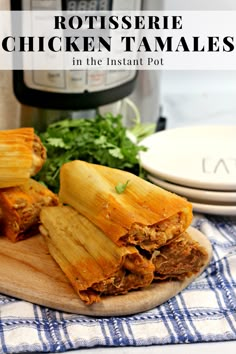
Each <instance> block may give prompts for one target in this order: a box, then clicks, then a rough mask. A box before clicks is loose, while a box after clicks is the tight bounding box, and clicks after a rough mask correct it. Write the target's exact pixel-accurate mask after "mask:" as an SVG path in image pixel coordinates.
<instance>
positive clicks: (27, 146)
mask: <svg viewBox="0 0 236 354" xmlns="http://www.w3.org/2000/svg"><path fill="white" fill-rule="evenodd" d="M45 159H46V149H45V147H44V146H43V144H42V142H41V140H40V138H39V137H38V136H37V135H36V134H35V133H34V129H33V128H30V127H29V128H19V129H12V130H1V131H0V188H6V187H12V186H17V185H21V184H23V183H26V182H27V180H28V179H29V178H30V176H34V175H35V174H36V173H37V172H38V171H39V170H40V169H41V167H42V166H43V164H44V162H45Z"/></svg>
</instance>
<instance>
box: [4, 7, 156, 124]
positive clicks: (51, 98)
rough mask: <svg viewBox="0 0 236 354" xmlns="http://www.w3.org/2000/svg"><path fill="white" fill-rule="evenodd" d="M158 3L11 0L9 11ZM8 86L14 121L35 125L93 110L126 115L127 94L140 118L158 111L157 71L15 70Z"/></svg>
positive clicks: (150, 118)
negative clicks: (15, 113) (16, 109)
mask: <svg viewBox="0 0 236 354" xmlns="http://www.w3.org/2000/svg"><path fill="white" fill-rule="evenodd" d="M161 5H162V4H161V1H154V0H143V1H141V0H129V1H127V0H19V1H18V0H17V1H15V0H11V10H14V11H19V10H27V11H28V10H32V11H36V10H41V11H45V10H50V11H53V10H55V11H58V10H76V11H86V10H90V11H93V10H96V11H99V10H103V11H105V10H108V11H109V10H127V11H130V10H140V9H141V10H160V9H161ZM12 90H13V92H14V95H15V97H16V98H17V102H18V103H20V113H19V117H18V122H19V123H18V125H19V126H34V127H35V128H36V129H37V130H44V129H45V128H46V125H47V124H49V123H51V122H52V121H54V120H56V119H63V118H68V117H72V118H78V117H85V118H86V117H92V116H93V115H95V114H96V112H97V111H100V112H102V113H104V112H106V111H112V112H113V113H115V114H116V113H124V112H125V113H124V114H126V115H128V114H129V108H127V107H126V108H125V109H124V106H125V105H124V104H123V103H124V100H126V98H127V97H128V98H129V102H130V100H131V101H132V103H133V104H134V105H136V106H137V108H138V110H139V112H140V115H141V117H142V120H144V121H147V122H149V121H150V122H152V121H154V120H156V118H157V115H158V111H159V107H158V106H159V99H158V98H159V72H158V71H149V70H147V71H139V72H137V71H135V70H104V71H103V70H97V71H96V70H73V71H70V70H66V71H65V70H48V71H45V70H44V71H43V72H42V71H41V72H40V71H36V70H32V71H30V70H26V71H23V70H14V71H13V85H12ZM0 99H1V98H0ZM120 111H121V112H120ZM131 114H133V113H131ZM0 124H1V125H2V123H0ZM1 125H0V128H1ZM10 125H11V123H10V122H9V128H11V126H10ZM5 126H6V124H5Z"/></svg>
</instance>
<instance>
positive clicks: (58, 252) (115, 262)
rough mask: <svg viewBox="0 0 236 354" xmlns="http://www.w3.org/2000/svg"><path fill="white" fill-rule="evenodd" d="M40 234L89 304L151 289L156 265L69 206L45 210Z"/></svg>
mask: <svg viewBox="0 0 236 354" xmlns="http://www.w3.org/2000/svg"><path fill="white" fill-rule="evenodd" d="M40 220H41V226H40V231H41V233H42V234H43V236H44V238H45V240H46V243H47V245H48V248H49V251H50V253H51V255H52V256H53V258H54V259H55V261H56V262H57V263H58V264H59V266H60V267H61V269H62V271H63V272H64V273H65V275H66V276H67V278H68V279H69V280H70V282H71V284H72V286H73V287H74V289H75V291H76V292H77V293H78V295H79V296H80V298H81V299H82V300H83V301H84V302H85V303H86V304H91V303H93V302H98V301H100V299H101V296H102V295H118V294H125V293H127V292H128V291H129V290H132V289H137V288H140V287H146V286H148V285H149V284H150V283H151V282H152V280H153V275H154V273H153V272H154V265H153V264H152V262H151V261H150V260H147V259H146V258H144V257H143V256H141V255H140V253H139V252H138V250H137V249H136V248H135V247H132V246H129V247H119V246H117V245H116V244H115V243H114V242H113V241H112V240H110V239H109V238H108V237H107V236H106V235H105V234H104V233H103V232H102V231H101V230H99V229H98V228H97V227H96V226H95V225H93V224H92V223H91V222H90V221H89V220H88V219H87V218H85V217H84V216H82V215H81V214H79V213H78V212H77V211H76V210H74V209H73V208H71V207H68V206H58V207H47V208H43V209H42V211H41V214H40Z"/></svg>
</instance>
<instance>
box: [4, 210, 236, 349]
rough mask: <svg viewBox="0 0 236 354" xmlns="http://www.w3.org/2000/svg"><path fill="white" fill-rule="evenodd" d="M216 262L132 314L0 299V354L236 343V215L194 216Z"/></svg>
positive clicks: (195, 224) (194, 221)
mask: <svg viewBox="0 0 236 354" xmlns="http://www.w3.org/2000/svg"><path fill="white" fill-rule="evenodd" d="M192 226H194V227H196V228H197V229H199V230H200V231H201V232H203V233H204V234H205V235H207V236H208V238H209V239H210V241H211V243H212V246H213V259H212V261H211V263H210V265H209V267H208V268H207V269H206V270H205V271H204V273H203V274H202V275H201V276H200V277H199V278H198V279H197V280H196V281H194V282H193V283H192V284H191V285H189V286H188V288H187V289H185V290H184V291H182V292H181V293H180V294H179V295H177V296H176V297H174V298H172V299H170V300H168V301H167V302H166V303H165V304H163V305H161V306H159V307H157V308H154V309H152V310H150V311H148V312H144V313H139V314H137V315H133V316H125V317H110V318H98V317H94V318H92V317H88V316H79V315H73V314H66V313H62V312H59V311H54V310H51V309H48V308H44V307H40V306H37V305H33V304H31V303H28V302H25V301H19V300H16V299H14V298H10V297H7V296H4V295H0V351H1V353H8V354H9V353H23V352H27V351H28V352H62V351H66V350H72V349H76V348H85V347H87V348H88V347H94V346H107V347H109V346H144V345H145V346H146V345H154V344H167V343H172V344H174V343H196V342H208V341H226V340H236V217H235V218H233V217H213V216H204V215H200V214H198V215H195V217H194V220H193V223H192Z"/></svg>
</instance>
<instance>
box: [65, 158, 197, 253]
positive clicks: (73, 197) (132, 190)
mask: <svg viewBox="0 0 236 354" xmlns="http://www.w3.org/2000/svg"><path fill="white" fill-rule="evenodd" d="M118 184H126V188H125V190H124V191H123V193H121V194H119V193H117V191H116V189H115V187H116V186H117V185H118ZM59 199H60V201H61V202H62V203H66V204H69V205H71V206H72V207H74V208H75V209H76V210H77V211H78V212H80V213H81V214H82V215H84V216H86V217H87V218H88V219H89V220H90V221H91V222H93V223H94V224H95V225H96V226H97V227H99V228H100V229H101V230H103V232H104V233H105V234H106V235H107V236H108V237H110V239H111V240H112V241H114V242H115V243H116V244H117V245H137V246H139V247H141V248H142V249H144V250H146V251H148V252H152V251H154V250H156V249H158V248H159V247H161V246H163V245H165V244H166V243H167V242H169V241H170V240H171V239H172V238H174V237H176V236H178V235H180V234H181V233H183V232H184V231H185V230H186V228H187V227H188V226H189V225H190V223H191V221H192V205H191V204H190V203H189V202H188V201H187V200H185V199H184V198H181V197H179V196H177V195H176V194H174V193H170V192H167V191H166V190H164V189H162V188H159V187H157V186H155V185H154V184H152V183H150V182H147V181H145V180H144V179H142V178H140V177H137V176H135V175H133V174H131V173H129V172H126V171H122V170H118V169H113V168H109V167H105V166H101V165H96V164H91V163H87V162H84V161H78V160H77V161H72V162H68V163H66V164H64V165H63V166H62V168H61V172H60V191H59Z"/></svg>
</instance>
